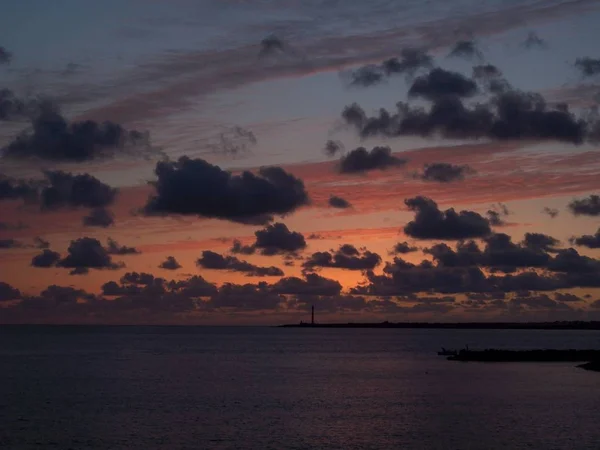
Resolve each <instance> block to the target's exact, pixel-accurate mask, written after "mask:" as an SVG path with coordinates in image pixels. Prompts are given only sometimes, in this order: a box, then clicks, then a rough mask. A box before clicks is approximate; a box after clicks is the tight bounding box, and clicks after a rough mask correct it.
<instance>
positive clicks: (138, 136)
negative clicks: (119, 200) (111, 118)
mask: <svg viewBox="0 0 600 450" xmlns="http://www.w3.org/2000/svg"><path fill="white" fill-rule="evenodd" d="M141 147H146V148H149V136H148V134H147V133H141V132H139V131H135V130H132V131H127V130H125V129H124V128H123V127H122V126H121V125H119V124H116V123H113V122H104V123H102V124H99V123H97V122H94V121H92V120H87V121H85V122H73V123H69V122H68V121H67V120H66V119H65V118H64V117H63V116H62V115H61V114H60V113H59V112H58V111H56V109H55V108H52V107H46V108H42V110H41V111H40V113H39V114H38V116H37V117H36V118H35V119H34V120H33V123H32V129H31V130H27V131H24V132H23V133H21V134H19V135H18V136H17V137H16V138H15V139H14V140H13V141H12V142H11V143H10V144H8V145H7V146H6V147H5V148H4V149H3V156H4V157H5V158H14V159H24V158H27V159H28V158H39V159H45V160H52V161H76V162H82V161H90V160H93V159H97V158H107V157H113V156H115V155H117V154H119V153H125V152H127V150H128V149H130V148H138V149H139V148H141Z"/></svg>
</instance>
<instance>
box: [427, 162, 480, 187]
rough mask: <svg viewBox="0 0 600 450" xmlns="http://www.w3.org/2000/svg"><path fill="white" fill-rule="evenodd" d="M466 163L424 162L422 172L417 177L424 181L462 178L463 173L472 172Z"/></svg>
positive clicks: (447, 180) (445, 180)
mask: <svg viewBox="0 0 600 450" xmlns="http://www.w3.org/2000/svg"><path fill="white" fill-rule="evenodd" d="M474 172H475V171H474V170H473V169H471V167H469V166H468V165H462V166H459V165H455V164H448V163H432V164H425V166H424V168H423V173H422V174H420V175H419V178H421V179H422V180H425V181H437V182H439V183H450V182H452V181H459V180H464V178H465V175H467V174H471V173H474Z"/></svg>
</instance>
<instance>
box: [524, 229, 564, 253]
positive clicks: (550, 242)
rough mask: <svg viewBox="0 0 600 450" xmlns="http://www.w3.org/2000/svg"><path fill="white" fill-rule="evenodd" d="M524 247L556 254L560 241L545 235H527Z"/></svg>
mask: <svg viewBox="0 0 600 450" xmlns="http://www.w3.org/2000/svg"><path fill="white" fill-rule="evenodd" d="M522 245H523V246H525V247H527V248H530V249H532V250H539V251H544V252H556V251H557V250H556V247H557V246H558V245H560V241H559V240H558V239H556V238H553V237H552V236H548V235H547V234H543V233H525V237H524V238H523V242H522Z"/></svg>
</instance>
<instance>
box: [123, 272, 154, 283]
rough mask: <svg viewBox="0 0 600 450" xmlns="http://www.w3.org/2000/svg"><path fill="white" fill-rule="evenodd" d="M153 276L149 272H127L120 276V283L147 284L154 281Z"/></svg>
mask: <svg viewBox="0 0 600 450" xmlns="http://www.w3.org/2000/svg"><path fill="white" fill-rule="evenodd" d="M155 279H156V278H155V277H154V275H152V274H151V273H146V272H127V273H126V274H125V275H123V276H122V277H121V280H120V281H121V283H122V284H127V283H129V284H139V285H142V286H149V285H151V284H154V283H155Z"/></svg>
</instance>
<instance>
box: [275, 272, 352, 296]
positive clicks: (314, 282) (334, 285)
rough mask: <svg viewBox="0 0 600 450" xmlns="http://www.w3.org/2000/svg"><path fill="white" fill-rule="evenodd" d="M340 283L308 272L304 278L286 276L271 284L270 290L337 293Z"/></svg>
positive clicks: (340, 287) (279, 292)
mask: <svg viewBox="0 0 600 450" xmlns="http://www.w3.org/2000/svg"><path fill="white" fill-rule="evenodd" d="M341 290H342V285H341V284H340V283H339V282H338V281H336V280H332V279H329V278H325V277H322V276H320V275H318V274H316V273H308V274H306V276H305V278H304V279H302V278H297V277H287V278H282V279H280V280H279V281H278V282H277V283H275V284H273V285H272V286H271V288H270V291H271V292H273V293H275V294H286V295H290V294H292V295H339V293H340V292H341Z"/></svg>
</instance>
